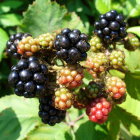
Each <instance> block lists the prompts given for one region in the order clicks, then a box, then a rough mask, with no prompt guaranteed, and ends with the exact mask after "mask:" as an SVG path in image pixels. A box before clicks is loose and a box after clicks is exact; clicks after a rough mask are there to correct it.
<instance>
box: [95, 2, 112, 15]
mask: <svg viewBox="0 0 140 140" xmlns="http://www.w3.org/2000/svg"><path fill="white" fill-rule="evenodd" d="M95 5H96V8H97V10H98V11H99V12H100V13H102V14H103V13H106V12H108V11H109V10H110V9H111V0H96V1H95Z"/></svg>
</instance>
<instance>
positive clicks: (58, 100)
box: [54, 88, 73, 110]
mask: <svg viewBox="0 0 140 140" xmlns="http://www.w3.org/2000/svg"><path fill="white" fill-rule="evenodd" d="M54 103H55V107H56V108H58V109H61V110H66V109H69V108H70V107H71V106H72V103H73V94H72V93H70V91H69V90H68V89H66V88H60V89H58V90H57V91H56V92H55V98H54Z"/></svg>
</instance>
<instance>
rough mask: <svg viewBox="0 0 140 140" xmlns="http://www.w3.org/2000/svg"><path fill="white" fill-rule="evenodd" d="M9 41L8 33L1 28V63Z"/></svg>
mask: <svg viewBox="0 0 140 140" xmlns="http://www.w3.org/2000/svg"><path fill="white" fill-rule="evenodd" d="M7 40H8V35H7V33H6V32H5V31H4V30H3V29H2V28H0V61H1V59H2V53H3V51H4V49H5V47H6V41H7Z"/></svg>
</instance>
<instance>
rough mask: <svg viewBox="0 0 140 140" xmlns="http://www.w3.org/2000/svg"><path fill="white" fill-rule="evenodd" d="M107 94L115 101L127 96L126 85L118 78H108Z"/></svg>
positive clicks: (106, 83)
mask: <svg viewBox="0 0 140 140" xmlns="http://www.w3.org/2000/svg"><path fill="white" fill-rule="evenodd" d="M105 85H106V92H107V93H108V94H109V95H110V96H111V97H112V98H113V99H115V100H118V99H120V98H121V97H123V96H125V94H126V84H125V83H124V82H123V81H122V80H121V79H120V78H118V77H108V78H107V79H106V82H105Z"/></svg>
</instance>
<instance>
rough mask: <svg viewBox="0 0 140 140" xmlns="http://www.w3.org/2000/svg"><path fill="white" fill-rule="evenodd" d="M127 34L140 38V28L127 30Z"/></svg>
mask: <svg viewBox="0 0 140 140" xmlns="http://www.w3.org/2000/svg"><path fill="white" fill-rule="evenodd" d="M127 32H130V33H134V34H136V35H137V36H138V37H140V26H135V27H130V28H128V29H127Z"/></svg>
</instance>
